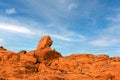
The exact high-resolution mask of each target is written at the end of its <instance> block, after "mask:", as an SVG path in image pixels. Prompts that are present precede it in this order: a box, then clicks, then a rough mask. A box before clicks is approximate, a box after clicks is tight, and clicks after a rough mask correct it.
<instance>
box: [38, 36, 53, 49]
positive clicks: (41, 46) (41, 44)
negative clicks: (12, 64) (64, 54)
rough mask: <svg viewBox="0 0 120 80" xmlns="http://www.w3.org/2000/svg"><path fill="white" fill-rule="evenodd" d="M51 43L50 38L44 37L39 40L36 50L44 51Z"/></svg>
mask: <svg viewBox="0 0 120 80" xmlns="http://www.w3.org/2000/svg"><path fill="white" fill-rule="evenodd" d="M52 43H53V41H52V40H51V38H50V36H44V37H42V38H41V40H40V42H39V44H38V46H37V50H40V49H44V48H46V47H50V46H51V45H52Z"/></svg>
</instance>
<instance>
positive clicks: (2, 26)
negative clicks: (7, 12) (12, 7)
mask: <svg viewBox="0 0 120 80" xmlns="http://www.w3.org/2000/svg"><path fill="white" fill-rule="evenodd" d="M0 30H8V31H13V32H18V33H25V34H34V33H33V32H32V31H31V30H30V29H28V28H26V27H23V26H16V25H11V24H5V23H0Z"/></svg>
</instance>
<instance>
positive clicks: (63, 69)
mask: <svg viewBox="0 0 120 80" xmlns="http://www.w3.org/2000/svg"><path fill="white" fill-rule="evenodd" d="M51 45H52V40H51V38H50V37H49V36H45V37H43V38H42V39H41V40H40V43H39V45H38V47H37V49H36V50H33V51H30V52H27V51H25V50H22V51H20V52H19V53H15V52H12V51H8V50H6V49H4V48H3V47H2V46H1V47H0V80H120V57H109V56H108V55H105V54H101V55H92V54H72V55H70V56H66V57H62V56H61V54H60V53H59V52H57V51H55V50H52V49H51V48H50V46H51Z"/></svg>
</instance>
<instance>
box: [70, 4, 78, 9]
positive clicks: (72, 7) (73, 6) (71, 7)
mask: <svg viewBox="0 0 120 80" xmlns="http://www.w3.org/2000/svg"><path fill="white" fill-rule="evenodd" d="M74 8H77V5H76V4H74V3H71V4H69V5H68V9H69V10H72V9H74Z"/></svg>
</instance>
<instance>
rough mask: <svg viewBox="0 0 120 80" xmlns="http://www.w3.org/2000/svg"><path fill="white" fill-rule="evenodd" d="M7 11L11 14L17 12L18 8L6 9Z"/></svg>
mask: <svg viewBox="0 0 120 80" xmlns="http://www.w3.org/2000/svg"><path fill="white" fill-rule="evenodd" d="M5 13H6V14H9V15H11V14H15V13H16V10H15V8H10V9H5Z"/></svg>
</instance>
